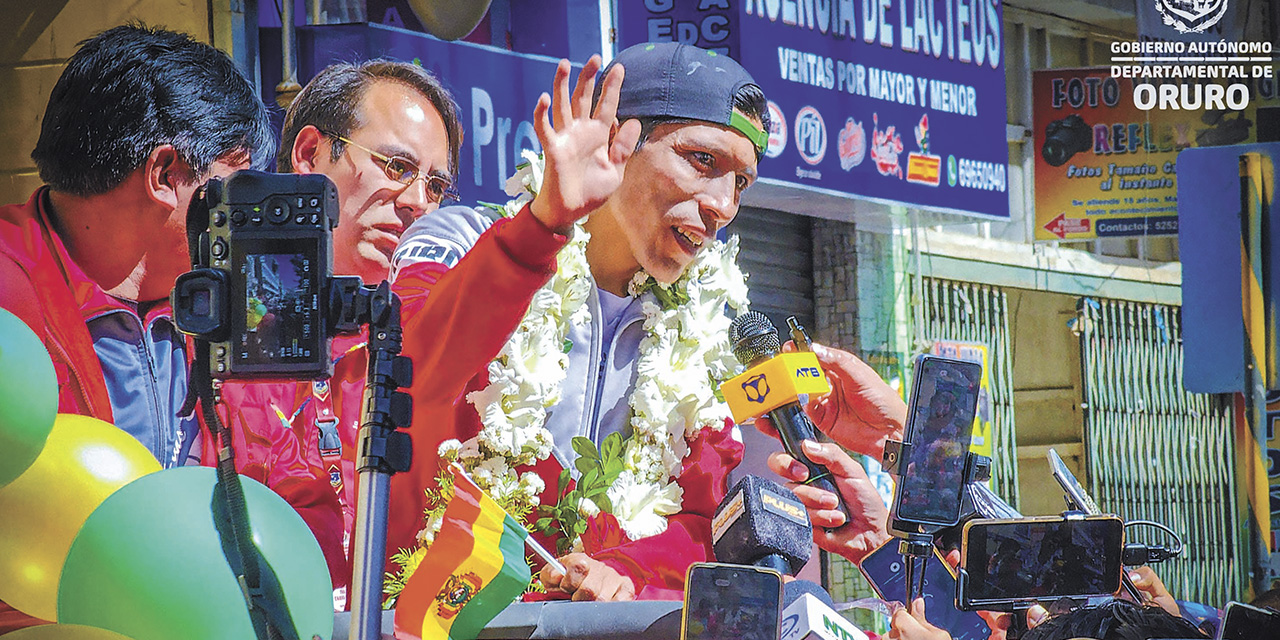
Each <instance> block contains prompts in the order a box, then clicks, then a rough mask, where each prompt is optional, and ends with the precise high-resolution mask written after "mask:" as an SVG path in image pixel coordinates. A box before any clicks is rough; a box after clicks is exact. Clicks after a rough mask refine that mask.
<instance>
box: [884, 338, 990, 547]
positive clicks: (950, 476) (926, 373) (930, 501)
mask: <svg viewBox="0 0 1280 640" xmlns="http://www.w3.org/2000/svg"><path fill="white" fill-rule="evenodd" d="M981 377H982V365H980V364H976V363H973V362H963V361H960V360H950V359H947V358H938V357H935V356H923V357H921V358H920V360H919V361H918V366H917V367H916V383H915V391H914V393H913V394H912V397H911V412H910V424H909V425H908V428H907V429H908V430H907V434H906V438H907V441H908V442H910V443H911V451H910V455H909V456H907V458H906V459H905V460H903V464H904V465H905V467H904V470H903V472H902V474H901V475H902V479H901V481H900V482H899V483H898V488H897V496H896V497H897V499H896V500H895V502H894V507H895V509H894V519H895V520H899V521H903V522H909V523H918V524H931V525H938V526H944V527H945V526H951V525H954V524H956V523H957V522H958V521H959V519H960V499H961V491H962V490H963V489H964V486H963V485H964V463H965V459H966V458H967V456H968V453H969V444H970V442H971V440H972V439H973V417H974V414H975V412H976V410H977V407H978V385H979V384H980V381H981Z"/></svg>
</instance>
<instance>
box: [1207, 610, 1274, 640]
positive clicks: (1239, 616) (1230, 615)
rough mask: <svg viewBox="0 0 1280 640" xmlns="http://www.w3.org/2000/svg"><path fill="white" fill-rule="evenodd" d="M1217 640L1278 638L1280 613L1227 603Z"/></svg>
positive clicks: (1264, 639)
mask: <svg viewBox="0 0 1280 640" xmlns="http://www.w3.org/2000/svg"><path fill="white" fill-rule="evenodd" d="M1217 637H1218V640H1272V639H1274V638H1280V612H1276V611H1273V610H1270V609H1261V608H1258V607H1254V606H1250V605H1247V604H1243V603H1240V602H1228V603H1227V609H1226V612H1225V613H1223V616H1222V626H1221V627H1219V628H1218V636H1217Z"/></svg>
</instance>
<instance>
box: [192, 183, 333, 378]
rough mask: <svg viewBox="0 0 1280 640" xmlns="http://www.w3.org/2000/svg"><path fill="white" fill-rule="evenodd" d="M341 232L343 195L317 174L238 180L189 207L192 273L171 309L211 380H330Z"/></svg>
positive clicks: (212, 187) (212, 188) (210, 188)
mask: <svg viewBox="0 0 1280 640" xmlns="http://www.w3.org/2000/svg"><path fill="white" fill-rule="evenodd" d="M337 224H338V190H337V187H335V186H334V184H333V183H332V182H331V181H330V180H329V179H328V178H327V177H325V176H323V175H321V174H310V175H293V174H273V173H263V172H260V171H247V170H246V171H238V172H236V173H234V174H232V175H231V176H229V177H227V178H225V179H219V178H214V179H211V180H209V182H208V183H206V184H205V186H204V187H203V188H202V190H201V193H200V194H199V197H196V198H194V199H192V202H191V208H190V209H189V210H188V212H187V238H188V245H189V249H190V251H191V264H192V271H190V272H188V273H185V274H183V275H182V276H179V278H178V280H177V283H176V284H175V287H174V290H173V300H172V302H173V310H174V320H175V322H176V324H177V325H178V328H179V329H180V330H181V331H183V332H184V333H187V334H190V335H193V336H195V337H197V338H199V339H203V340H207V341H208V342H209V343H210V344H209V374H210V376H211V377H213V378H215V379H232V378H273V377H274V378H295V379H306V378H320V377H327V376H329V375H332V373H333V364H332V360H331V358H330V345H331V342H332V334H333V330H334V327H333V326H331V325H333V324H334V322H335V320H334V319H333V318H332V314H331V313H330V312H329V308H330V297H331V296H330V291H331V289H332V288H333V286H334V282H333V281H334V278H333V228H334V227H336V226H337Z"/></svg>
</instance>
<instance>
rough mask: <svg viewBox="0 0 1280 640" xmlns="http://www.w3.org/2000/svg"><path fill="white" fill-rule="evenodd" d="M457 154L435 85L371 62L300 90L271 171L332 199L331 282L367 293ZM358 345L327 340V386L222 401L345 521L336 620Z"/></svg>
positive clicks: (237, 394)
mask: <svg viewBox="0 0 1280 640" xmlns="http://www.w3.org/2000/svg"><path fill="white" fill-rule="evenodd" d="M461 145H462V126H461V124H460V123H459V121H458V114H457V106H456V105H455V104H454V102H453V98H452V97H450V95H449V93H448V91H447V90H445V89H444V88H443V87H442V86H441V85H440V82H439V80H437V79H436V78H435V76H433V75H432V74H431V73H430V72H429V71H427V70H425V69H423V68H422V67H420V66H418V65H414V64H409V63H405V62H395V61H390V60H370V61H366V62H362V63H357V64H346V63H344V64H335V65H332V66H330V67H327V68H325V69H324V70H322V71H321V72H320V73H318V74H317V75H316V77H314V78H312V79H311V81H310V82H308V83H307V86H306V87H304V88H303V89H302V91H301V92H300V93H299V94H298V96H297V97H296V98H295V99H294V101H293V104H291V105H290V106H289V112H288V114H286V116H285V121H284V127H283V131H282V133H281V141H280V150H279V153H278V154H277V158H276V164H277V168H278V169H279V171H280V172H282V173H286V172H293V173H323V174H325V175H326V176H327V177H328V178H329V179H330V180H332V181H333V182H334V184H335V185H336V186H337V187H338V203H339V209H340V214H339V217H338V227H337V229H335V230H334V235H333V263H334V272H335V273H336V274H338V275H355V276H359V277H360V278H361V280H363V281H364V282H365V283H366V284H370V285H372V284H377V283H379V282H381V281H383V280H386V279H387V277H388V272H389V270H390V264H391V253H392V251H393V250H394V249H395V248H396V244H397V243H398V242H399V240H400V235H401V233H403V232H404V230H405V229H406V228H408V226H409V225H410V224H412V223H413V221H414V220H417V219H418V218H419V217H421V216H423V215H426V214H428V213H430V212H431V211H434V210H435V209H436V208H437V207H438V206H440V203H441V202H442V201H444V200H446V199H448V198H450V197H452V194H453V176H454V175H455V174H456V173H457V166H458V153H459V148H460V147H461ZM367 338H368V336H367V333H366V332H364V331H361V332H360V333H359V334H357V335H350V336H339V337H337V338H335V339H334V342H333V356H334V358H335V359H336V362H335V364H334V370H333V377H332V378H330V379H328V380H317V381H270V382H252V383H244V382H232V383H228V384H226V385H224V387H223V393H222V396H223V401H224V403H225V404H226V405H227V406H229V407H231V408H232V410H233V411H235V412H236V413H238V414H239V415H241V416H242V417H243V419H244V420H243V423H242V425H241V430H242V431H244V432H247V433H255V432H260V431H261V430H262V429H263V428H274V427H277V426H279V425H281V424H284V425H285V426H286V428H288V429H291V430H292V431H293V432H294V433H295V434H296V436H297V438H298V439H299V440H300V441H301V442H302V444H303V448H304V450H305V455H306V458H307V461H308V462H309V463H310V464H311V465H312V466H313V467H314V468H315V469H316V471H317V472H318V473H320V474H321V475H323V476H325V477H327V478H328V479H329V483H330V486H331V487H332V490H333V493H334V494H335V495H336V496H337V497H338V500H339V501H340V503H341V505H342V512H343V528H342V530H341V532H339V533H340V534H341V536H342V547H343V550H344V551H345V561H344V564H345V566H344V567H343V570H342V572H341V573H340V574H339V573H335V574H334V584H335V586H336V587H337V590H336V592H335V605H337V606H338V608H340V609H341V608H345V604H346V600H345V597H346V596H345V594H346V585H347V582H348V581H349V578H350V575H349V572H350V566H349V563H350V554H351V551H352V549H351V544H350V540H351V536H352V534H353V533H354V524H355V508H356V442H357V435H358V432H359V428H360V419H361V408H362V407H361V402H362V400H363V394H364V385H365V372H366V370H367V367H368V356H367V352H366V351H365V349H364V344H365V341H366V340H367ZM388 551H389V553H394V552H395V551H396V549H395V548H394V547H392V548H390V549H389V550H388Z"/></svg>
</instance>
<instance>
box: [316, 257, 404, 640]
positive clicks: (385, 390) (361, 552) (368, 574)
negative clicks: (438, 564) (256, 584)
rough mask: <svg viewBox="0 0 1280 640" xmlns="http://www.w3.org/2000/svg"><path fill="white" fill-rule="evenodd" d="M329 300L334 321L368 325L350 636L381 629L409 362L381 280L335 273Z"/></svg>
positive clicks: (372, 636) (350, 326) (372, 639)
mask: <svg viewBox="0 0 1280 640" xmlns="http://www.w3.org/2000/svg"><path fill="white" fill-rule="evenodd" d="M333 296H334V297H335V298H338V299H337V300H333V302H334V303H335V308H338V309H340V310H341V311H340V318H339V320H338V322H337V323H336V326H335V328H336V329H337V330H338V331H352V330H355V329H356V328H358V327H359V326H360V325H361V324H367V325H368V326H369V343H368V346H367V349H368V352H369V366H368V370H367V373H366V376H365V390H364V405H363V406H364V410H363V415H362V418H361V422H360V436H359V448H358V449H357V452H356V471H357V472H358V473H359V485H358V488H357V490H356V494H357V497H356V519H355V540H354V541H353V544H352V584H351V628H350V637H351V638H352V639H353V640H377V639H378V638H379V637H381V635H382V575H383V562H384V559H385V558H386V551H387V512H388V502H389V499H390V493H391V475H392V474H393V473H396V472H398V471H408V470H409V465H410V463H411V462H412V458H413V449H412V444H411V442H410V438H409V434H408V433H405V432H403V431H397V430H396V429H397V428H398V427H407V426H409V422H410V420H411V418H412V416H413V402H412V399H411V398H410V397H409V395H408V394H406V393H403V392H401V391H398V390H397V389H399V388H400V387H407V386H409V385H410V384H412V383H413V366H412V362H410V360H409V358H408V357H406V356H402V355H399V354H400V346H401V331H402V329H401V326H400V298H398V297H396V295H395V294H393V293H391V285H389V284H387V283H386V282H383V283H382V284H380V285H378V287H377V288H376V289H369V288H368V287H363V286H361V285H360V280H359V278H334V287H333Z"/></svg>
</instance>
